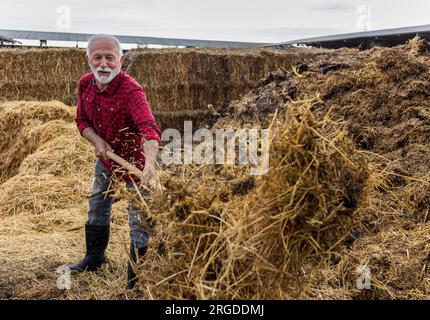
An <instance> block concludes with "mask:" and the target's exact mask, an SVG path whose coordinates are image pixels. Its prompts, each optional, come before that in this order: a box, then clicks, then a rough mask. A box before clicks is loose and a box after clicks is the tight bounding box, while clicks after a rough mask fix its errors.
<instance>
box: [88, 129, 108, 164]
mask: <svg viewBox="0 0 430 320" xmlns="http://www.w3.org/2000/svg"><path fill="white" fill-rule="evenodd" d="M82 135H83V136H84V138H85V139H87V140H88V141H89V142H91V143H92V144H93V146H94V147H95V149H96V150H95V151H96V156H97V158H99V159H100V160H106V161H107V160H109V158H108V156H107V154H106V151H110V152H113V149H112V148H111V146H110V145H109V144H108V143H107V142H106V141H105V140H103V139H102V138H100V136H99V135H97V133H96V132H95V131H94V129H93V128H90V127H89V128H86V129H85V130H84V131H83V132H82Z"/></svg>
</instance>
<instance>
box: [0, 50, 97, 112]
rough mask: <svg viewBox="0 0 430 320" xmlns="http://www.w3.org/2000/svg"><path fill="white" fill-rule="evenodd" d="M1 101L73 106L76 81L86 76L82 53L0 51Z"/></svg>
mask: <svg viewBox="0 0 430 320" xmlns="http://www.w3.org/2000/svg"><path fill="white" fill-rule="evenodd" d="M0 60H1V61H2V64H1V65H0V97H1V98H0V99H1V100H3V101H5V100H41V101H49V100H59V101H62V102H64V103H66V104H68V105H72V104H75V103H76V101H77V99H76V92H75V91H76V87H77V82H78V80H79V78H80V77H81V76H82V75H83V74H84V73H87V72H89V67H88V65H87V62H86V57H85V51H84V50H82V49H43V50H41V49H27V50H21V49H0Z"/></svg>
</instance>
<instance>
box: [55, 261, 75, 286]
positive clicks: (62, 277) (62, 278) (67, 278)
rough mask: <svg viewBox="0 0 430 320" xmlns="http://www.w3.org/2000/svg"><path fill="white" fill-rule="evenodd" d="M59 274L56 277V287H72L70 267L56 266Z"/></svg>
mask: <svg viewBox="0 0 430 320" xmlns="http://www.w3.org/2000/svg"><path fill="white" fill-rule="evenodd" d="M57 273H58V274H59V276H58V278H57V288H58V289H60V290H70V289H71V288H72V278H71V272H70V268H69V267H68V266H67V265H63V266H60V267H58V268H57Z"/></svg>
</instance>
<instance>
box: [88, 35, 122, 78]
mask: <svg viewBox="0 0 430 320" xmlns="http://www.w3.org/2000/svg"><path fill="white" fill-rule="evenodd" d="M90 49H91V51H90V56H89V57H88V63H89V65H90V68H91V71H92V72H93V74H94V76H95V77H96V79H97V81H98V82H100V83H101V84H108V83H109V82H111V81H112V80H113V78H115V77H116V76H117V75H118V73H119V72H120V70H121V65H122V64H123V62H124V56H122V57H121V58H120V57H119V52H118V48H117V46H116V44H115V42H113V41H112V40H110V39H103V38H101V39H98V40H96V41H94V42H93V43H92V45H91V48H90Z"/></svg>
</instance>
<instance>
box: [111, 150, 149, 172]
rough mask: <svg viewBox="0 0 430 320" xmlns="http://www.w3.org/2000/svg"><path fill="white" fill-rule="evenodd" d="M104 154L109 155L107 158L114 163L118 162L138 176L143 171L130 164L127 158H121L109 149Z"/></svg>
mask: <svg viewBox="0 0 430 320" xmlns="http://www.w3.org/2000/svg"><path fill="white" fill-rule="evenodd" d="M106 155H107V156H108V157H109V159H111V160H113V161H115V162H116V163H118V164H119V165H120V166H121V167H123V168H124V169H127V170H128V172H130V173H132V174H134V175H135V176H137V177H139V178H141V177H142V175H143V172H142V171H141V170H139V169H138V168H137V167H136V166H135V165H132V164H131V163H130V162H128V161H127V160H125V159H123V158H121V157H120V156H118V155H116V154H115V153H113V152H110V151H106Z"/></svg>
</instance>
